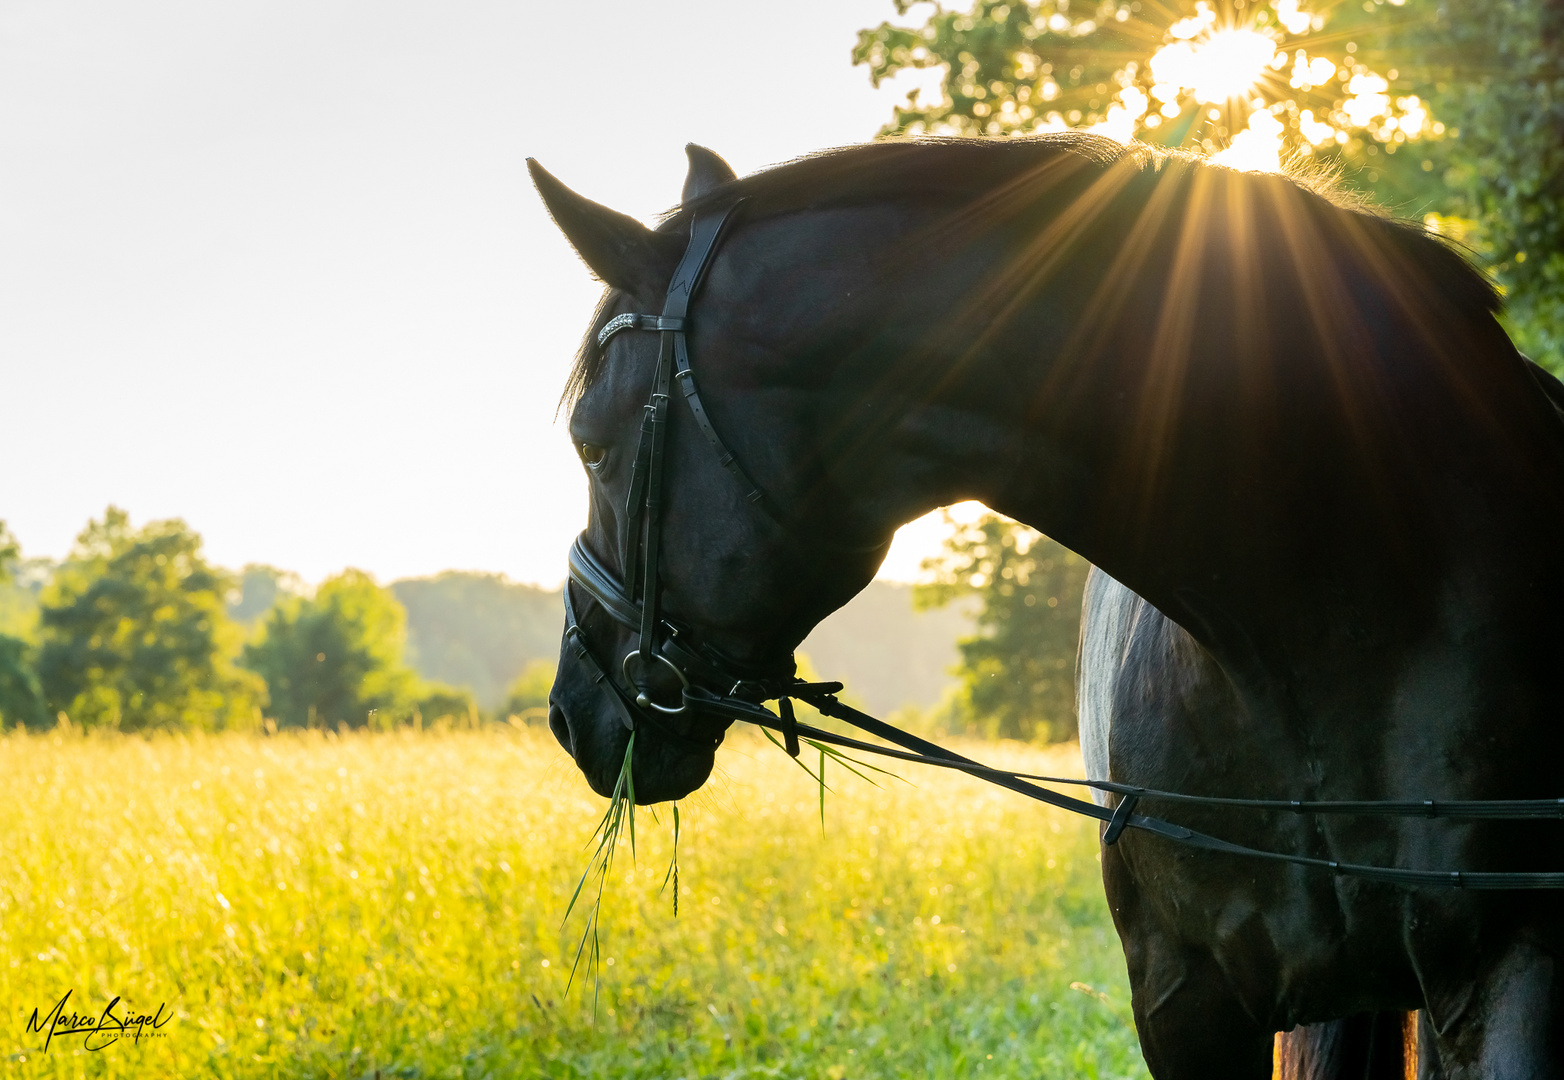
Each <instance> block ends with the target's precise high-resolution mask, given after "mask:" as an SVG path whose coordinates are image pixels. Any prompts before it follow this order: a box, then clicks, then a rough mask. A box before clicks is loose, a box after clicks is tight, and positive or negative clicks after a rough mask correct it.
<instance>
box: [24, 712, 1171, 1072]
mask: <svg viewBox="0 0 1564 1080" xmlns="http://www.w3.org/2000/svg"><path fill="white" fill-rule="evenodd" d="M57 740H59V741H57ZM957 748H958V749H962V747H959V746H958V747H957ZM968 752H970V753H976V754H978V755H979V756H982V757H985V758H988V757H990V756H992V757H995V758H997V759H998V760H996V761H995V762H994V763H995V764H996V765H1001V766H1005V767H1009V768H1014V769H1021V770H1024V771H1033V772H1043V773H1060V772H1066V771H1069V770H1071V769H1072V768H1078V766H1079V760H1078V758H1076V757H1075V756H1074V754H1073V752H1072V751H1063V750H1058V751H1039V750H1034V749H1030V748H1007V749H1005V750H1002V751H999V752H993V749H992V748H987V747H985V748H973V749H971V750H969V751H968ZM777 757H778V752H777V751H776V750H774V749H773V748H772V747H771V746H770V745H769V744H768V743H765V742H763V741H761V740H760V739H758V738H754V737H753V736H752V735H750V734H748V733H746V732H742V731H735V732H733V733H731V734H730V735H729V742H728V745H726V746H725V748H724V749H723V750H722V751H721V755H720V761H719V765H720V769H721V772H722V773H723V775H724V776H725V777H726V792H725V793H720V794H713V795H708V796H703V797H700V798H697V799H694V800H688V801H687V803H686V804H681V805H682V811H681V817H682V819H683V820H682V825H683V829H682V832H683V836H682V838H681V841H680V857H679V862H680V874H679V879H680V884H679V887H678V891H679V893H680V904H679V914H678V917H677V918H675V917H674V915H673V911H672V897H671V896H670V895H669V894H668V892H667V891H660V890H661V889H662V885H663V880H664V877H665V875H666V874H667V868H668V863H669V859H670V856H671V847H672V821H671V818H670V815H669V814H668V813H666V812H665V808H662V807H659V808H658V817H659V818H660V824H659V823H658V822H656V821H653V820H651V818H650V815H648V814H647V813H646V811H645V809H644V808H643V809H642V811H641V813H639V814H638V815H637V817H638V819H639V820H638V821H637V823H636V825H637V830H638V832H639V833H640V835H639V836H638V838H637V846H638V847H639V854H638V856H637V857H636V859H635V860H631V859H629V858H625V857H624V855H625V854H627V853H624V852H622V853H621V858H620V859H619V860H617V861H616V862H615V863H614V867H613V872H612V874H611V875H610V877H609V881H608V887H607V890H606V894H605V897H604V903H603V911H602V950H603V954H604V957H603V967H602V973H603V983H602V997H601V1001H600V1003H599V1007H598V1010H597V1016H596V1019H595V1020H594V1019H593V1017H592V1010H591V986H590V984H588V985H587V986H585V987H583V986H582V984H581V982H580V980H579V976H578V982H577V985H576V987H575V988H573V989H572V990H571V991H570V993H569V994H568V995H567V994H566V992H565V984H566V981H567V979H568V978H569V971H570V960H571V957H572V955H573V954H574V951H575V947H576V945H577V944H578V942H579V940H580V934H581V926H580V923H579V921H578V920H579V916H577V917H575V918H572V920H571V922H570V923H569V924H567V925H562V924H561V917H562V916H563V914H564V911H565V905H566V902H567V901H568V899H569V897H570V894H571V891H572V890H573V889H574V888H575V885H576V882H577V880H578V878H579V876H580V874H581V866H582V862H583V860H584V858H585V857H586V852H585V851H583V848H582V845H583V843H585V842H586V840H587V838H588V837H589V836H590V834H591V831H592V827H593V825H594V824H595V823H596V822H597V820H598V819H599V818H600V817H601V816H602V813H603V808H604V803H603V800H602V799H600V798H598V797H597V796H595V795H593V794H592V793H591V792H590V791H589V790H588V789H587V787H586V784H585V783H584V782H583V781H582V779H581V778H580V776H579V775H578V774H577V773H576V771H575V769H574V766H572V765H571V764H570V762H569V761H568V759H567V758H566V757H565V755H564V753H563V752H562V751H561V750H560V749H559V748H558V747H557V746H556V745H555V744H554V743H553V740H552V739H551V738H550V737H549V736H548V735H547V734H545V733H542V732H530V731H529V732H518V731H516V730H515V729H512V728H499V727H491V728H490V729H488V730H486V731H481V732H451V733H446V734H443V735H434V734H431V733H429V732H427V731H426V732H424V733H415V732H413V731H411V730H408V729H403V730H402V731H400V732H397V733H393V734H381V733H369V732H350V733H348V734H346V735H338V734H337V733H335V732H286V733H282V734H279V735H277V736H273V737H271V738H264V737H260V736H258V735H245V734H225V735H222V736H218V737H212V736H204V735H197V736H195V737H180V738H173V737H156V738H152V739H126V738H121V737H117V736H97V737H89V738H79V737H72V736H69V735H65V736H63V738H61V737H60V736H57V735H53V734H51V735H50V736H48V737H23V736H16V735H11V736H7V737H5V738H4V739H0V787H3V789H4V790H6V791H8V792H11V793H12V794H13V797H12V798H9V799H7V800H5V801H4V802H3V803H0V832H3V834H4V835H5V836H6V837H7V848H6V858H5V859H4V861H3V862H0V910H3V911H4V913H5V914H4V918H3V919H0V955H4V956H5V957H7V958H8V960H9V962H8V963H5V964H0V995H3V997H4V1000H5V1001H7V1002H8V1003H9V1008H10V1009H11V1015H12V1017H13V1022H12V1024H11V1025H10V1026H9V1027H8V1028H7V1029H6V1033H5V1045H4V1046H3V1047H0V1054H3V1055H4V1058H5V1062H4V1064H5V1067H6V1070H7V1072H6V1075H8V1076H13V1077H16V1078H17V1080H42V1078H45V1077H48V1078H55V1077H62V1076H82V1075H85V1076H92V1077H100V1078H102V1080H125V1078H132V1077H134V1078H140V1077H165V1076H166V1077H175V1076H179V1077H195V1076H200V1077H210V1078H212V1080H248V1078H252V1077H254V1078H261V1077H266V1078H272V1077H306V1076H315V1077H342V1078H349V1080H354V1078H370V1077H373V1076H374V1075H375V1074H376V1072H377V1071H378V1072H379V1074H380V1075H381V1076H382V1077H385V1078H387V1080H391V1078H393V1077H414V1076H419V1077H431V1078H432V1077H456V1076H465V1077H484V1076H488V1077H493V1078H494V1080H510V1078H523V1077H525V1078H529V1080H530V1078H537V1077H599V1076H617V1077H675V1076H678V1077H684V1076H689V1077H693V1076H722V1077H764V1076H782V1077H789V1078H797V1080H841V1078H842V1077H844V1076H845V1077H854V1078H860V1077H861V1078H877V1077H886V1078H889V1077H911V1076H917V1077H922V1076H949V1077H958V1076H967V1077H979V1076H1010V1075H1014V1076H1044V1077H1100V1078H1103V1080H1108V1078H1113V1080H1124V1078H1131V1077H1134V1078H1141V1077H1144V1076H1145V1070H1144V1066H1143V1065H1142V1064H1141V1062H1140V1055H1139V1052H1138V1050H1137V1048H1136V1038H1135V1033H1134V1030H1133V1029H1132V1028H1131V1026H1130V1020H1129V995H1128V990H1127V986H1126V982H1125V977H1124V960H1123V956H1122V954H1121V952H1120V949H1119V946H1118V942H1117V940H1116V938H1115V935H1114V932H1113V927H1112V923H1111V919H1110V915H1109V912H1108V908H1107V905H1106V904H1105V903H1104V901H1103V897H1102V886H1101V883H1100V881H1099V866H1098V863H1097V861H1096V857H1095V856H1096V852H1097V834H1096V829H1095V827H1094V826H1093V825H1092V824H1091V823H1090V822H1086V821H1084V820H1082V819H1077V818H1072V817H1069V816H1067V815H1065V814H1063V813H1062V812H1059V811H1055V810H1051V809H1048V808H1044V807H1040V806H1038V805H1037V804H1035V803H1031V802H1028V801H1026V800H1023V799H1020V798H1018V797H1016V796H1015V795H1013V794H1010V793H1008V792H1005V791H1001V790H999V789H997V788H993V787H991V786H987V785H983V784H982V783H980V782H978V781H975V780H971V779H969V778H965V777H961V776H956V775H952V774H947V773H933V772H929V773H918V774H917V775H916V776H914V777H912V779H914V780H915V781H916V784H917V786H916V787H912V786H909V785H905V784H889V785H884V784H882V785H881V786H880V787H879V788H873V787H870V786H869V785H868V784H866V783H863V782H862V781H858V780H855V779H850V778H848V777H847V776H846V774H845V773H844V774H838V776H837V777H836V779H837V780H840V781H842V782H841V783H837V782H836V780H833V787H834V789H835V793H834V794H833V796H832V797H831V803H830V809H829V815H828V818H827V826H828V827H827V830H826V833H825V835H824V836H822V835H821V831H820V823H819V818H818V815H817V808H816V790H815V787H814V785H813V784H812V783H811V782H810V781H809V779H808V778H807V777H805V776H804V775H803V774H802V773H801V772H800V771H799V770H797V769H793V768H788V767H785V766H779V764H778V762H777ZM19 795H20V796H22V797H15V796H19ZM953 808H959V811H957V810H955V809H953ZM672 888H673V885H672V883H671V882H670V883H669V885H668V889H670V890H671V889H672ZM936 917H937V919H938V921H936ZM73 928H76V929H79V930H80V931H81V932H80V933H75V932H72V929H73ZM610 957H612V958H613V961H614V962H613V964H611V965H610V964H609V962H608V960H609V958H610ZM1075 983H1079V984H1089V986H1090V987H1092V988H1095V989H1096V990H1098V991H1101V992H1102V993H1104V994H1106V996H1107V998H1108V1000H1107V1001H1106V1002H1104V1001H1103V1000H1102V999H1100V998H1098V997H1094V996H1091V995H1090V994H1089V993H1088V992H1087V991H1085V990H1082V989H1076V988H1074V987H1072V984H1075ZM67 990H71V991H72V997H71V1002H70V1004H71V1005H72V1006H75V1007H76V1008H77V1009H79V1010H80V1011H82V1012H86V1013H91V1014H93V1015H96V1014H97V1013H98V1012H100V1011H101V1010H102V1009H103V1007H104V1006H105V1005H106V1004H107V1003H108V1001H109V1000H110V998H111V997H113V996H115V995H119V996H121V997H122V999H123V1002H124V1003H125V1004H127V1005H129V1006H131V1007H134V1008H137V1009H140V1008H145V1009H146V1010H147V1011H148V1012H152V1011H155V1010H156V1008H157V1006H158V1004H159V1003H160V1002H166V1003H167V1005H168V1011H166V1012H165V1014H164V1015H165V1016H167V1015H169V1013H170V1012H171V1013H172V1015H173V1019H172V1020H171V1021H169V1022H168V1024H167V1025H166V1026H165V1027H163V1028H162V1029H160V1033H161V1035H162V1037H161V1038H156V1039H144V1040H142V1042H141V1043H139V1044H133V1043H131V1042H129V1041H128V1040H127V1041H123V1042H119V1043H115V1044H113V1045H111V1046H109V1047H107V1048H106V1049H103V1050H100V1051H97V1052H94V1053H84V1052H81V1051H82V1041H81V1037H80V1036H75V1037H72V1038H70V1039H61V1038H57V1039H55V1041H54V1043H53V1045H52V1046H51V1047H50V1049H49V1051H48V1052H47V1053H44V1052H43V1048H42V1040H41V1039H34V1038H32V1037H31V1036H29V1035H28V1034H26V1033H25V1032H24V1030H23V1027H24V1021H25V1020H26V1018H27V1017H28V1016H29V1015H30V1014H31V1011H32V1009H34V1008H40V1010H41V1012H47V1010H48V1009H49V1008H50V1007H51V1006H52V1005H53V1004H54V1003H55V1002H57V1001H59V1000H60V998H61V996H62V995H64V993H65V992H66V991H67ZM24 1059H25V1060H24ZM84 1069H85V1070H86V1072H83V1071H82V1070H84Z"/></svg>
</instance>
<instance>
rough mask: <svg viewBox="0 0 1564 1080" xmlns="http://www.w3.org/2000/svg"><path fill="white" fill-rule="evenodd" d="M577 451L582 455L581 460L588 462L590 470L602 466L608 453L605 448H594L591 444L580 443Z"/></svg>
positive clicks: (587, 465)
mask: <svg viewBox="0 0 1564 1080" xmlns="http://www.w3.org/2000/svg"><path fill="white" fill-rule="evenodd" d="M576 450H577V452H578V453H580V455H581V460H582V461H584V462H586V467H587V468H589V469H595V468H597V467H598V466H599V465H601V464H602V463H603V458H604V456H606V455H607V453H608V451H607V450H606V449H605V448H603V447H601V446H593V445H592V444H591V443H580V444H578V445H577V446H576Z"/></svg>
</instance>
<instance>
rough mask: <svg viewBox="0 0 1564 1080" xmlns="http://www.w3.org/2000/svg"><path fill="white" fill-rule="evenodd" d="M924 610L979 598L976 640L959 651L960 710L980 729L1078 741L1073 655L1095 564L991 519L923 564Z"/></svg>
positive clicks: (955, 537) (964, 528) (920, 594)
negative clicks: (930, 576) (928, 579)
mask: <svg viewBox="0 0 1564 1080" xmlns="http://www.w3.org/2000/svg"><path fill="white" fill-rule="evenodd" d="M923 565H924V570H925V571H927V572H931V573H933V575H934V580H933V581H932V582H931V583H929V584H925V585H919V586H918V587H917V594H916V595H917V599H918V602H919V603H920V604H922V605H925V606H931V607H932V606H938V605H941V604H946V603H949V602H950V601H951V600H954V599H956V598H958V597H963V596H976V597H978V598H979V599H980V600H981V601H982V605H983V606H982V609H981V610H980V611H979V612H978V614H977V620H976V622H977V633H976V634H974V635H972V636H970V637H965V638H962V639H961V640H960V641H959V642H958V643H957V647H958V648H959V649H960V651H961V664H960V665H959V667H958V668H957V672H956V673H957V675H958V676H959V677H960V679H961V695H960V698H959V699H958V702H957V705H958V708H959V709H960V710H961V713H962V715H963V716H964V717H965V718H966V720H967V722H968V723H969V724H970V725H971V726H972V727H974V728H975V729H976V730H977V731H978V732H981V733H982V734H985V735H987V736H989V737H990V738H993V737H996V736H997V737H1000V738H1009V739H1028V740H1030V739H1037V740H1042V741H1048V742H1058V741H1062V740H1065V739H1073V738H1074V737H1075V730H1076V728H1075V651H1076V643H1077V641H1078V640H1079V637H1080V622H1081V596H1082V592H1083V590H1084V589H1085V585H1086V574H1087V571H1088V570H1089V569H1090V567H1089V564H1088V563H1087V562H1086V560H1085V559H1082V558H1081V557H1080V556H1079V555H1076V554H1075V553H1074V552H1072V551H1070V550H1068V549H1066V548H1065V547H1063V546H1061V545H1060V544H1058V543H1056V542H1054V541H1053V540H1050V539H1048V538H1047V537H1046V536H1043V535H1041V534H1039V533H1037V532H1035V531H1033V530H1032V529H1029V528H1027V527H1026V526H1024V525H1022V524H1020V523H1019V522H1016V521H1012V520H1010V519H1009V518H1005V517H1001V516H999V515H998V514H985V515H984V516H982V517H981V518H979V519H977V520H976V521H974V522H971V523H970V524H963V525H958V526H956V527H955V532H954V533H952V535H951V537H950V539H949V540H948V541H946V544H945V548H944V550H943V551H942V552H941V553H940V554H939V555H937V556H934V557H933V558H931V559H928V560H926V561H925V562H924V564H923Z"/></svg>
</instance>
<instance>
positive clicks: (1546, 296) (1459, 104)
mask: <svg viewBox="0 0 1564 1080" xmlns="http://www.w3.org/2000/svg"><path fill="white" fill-rule="evenodd" d="M1437 10H1438V13H1439V19H1438V21H1437V23H1435V25H1434V26H1433V27H1432V28H1431V32H1430V34H1429V36H1428V39H1427V40H1426V41H1424V42H1422V43H1421V44H1422V46H1423V48H1424V50H1425V51H1426V52H1427V53H1428V55H1429V57H1430V69H1429V74H1430V78H1431V79H1434V80H1437V82H1436V83H1435V89H1434V90H1433V92H1432V97H1433V102H1434V106H1435V108H1436V109H1437V110H1438V112H1439V115H1440V116H1441V117H1442V118H1443V119H1445V120H1446V121H1447V122H1449V123H1450V125H1451V126H1452V128H1454V129H1456V130H1457V131H1459V138H1458V139H1456V140H1454V141H1453V143H1452V144H1451V146H1450V147H1449V149H1450V154H1449V155H1448V157H1447V161H1446V164H1447V166H1448V168H1447V169H1446V171H1445V174H1444V179H1445V182H1446V183H1447V184H1448V185H1449V187H1450V188H1451V190H1452V191H1453V193H1454V196H1455V199H1454V207H1453V209H1454V210H1455V211H1456V212H1457V214H1458V215H1459V216H1461V217H1465V218H1468V219H1473V221H1472V224H1473V225H1474V226H1475V228H1474V229H1473V230H1472V232H1471V233H1470V234H1469V235H1467V236H1464V237H1461V238H1462V239H1466V240H1468V241H1469V242H1471V243H1472V244H1473V245H1474V246H1476V247H1477V248H1478V249H1480V250H1481V251H1482V252H1483V254H1484V255H1486V256H1487V257H1488V258H1489V259H1490V260H1491V261H1492V263H1493V267H1494V273H1495V276H1496V277H1497V278H1498V280H1499V282H1500V283H1501V284H1502V285H1503V286H1504V287H1505V291H1506V294H1507V307H1508V315H1509V320H1510V323H1511V328H1512V331H1513V333H1514V335H1515V339H1516V344H1517V345H1519V346H1520V348H1521V349H1522V350H1523V351H1525V352H1527V353H1529V354H1530V355H1531V357H1532V358H1533V359H1535V360H1537V361H1538V362H1539V363H1542V364H1544V365H1546V366H1547V367H1549V368H1551V369H1552V370H1553V371H1554V372H1555V373H1556V374H1557V373H1564V5H1560V4H1559V3H1557V2H1556V0H1465V2H1463V3H1460V4H1443V5H1440V6H1439V7H1438V9H1437Z"/></svg>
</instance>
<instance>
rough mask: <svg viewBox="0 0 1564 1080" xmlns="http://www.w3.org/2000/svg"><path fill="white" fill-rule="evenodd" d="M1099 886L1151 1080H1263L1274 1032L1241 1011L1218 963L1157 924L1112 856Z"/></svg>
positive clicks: (1107, 852)
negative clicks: (1102, 889) (1113, 930)
mask: <svg viewBox="0 0 1564 1080" xmlns="http://www.w3.org/2000/svg"><path fill="white" fill-rule="evenodd" d="M1102 875H1103V884H1104V885H1105V886H1106V887H1107V893H1108V904H1109V906H1110V907H1111V908H1112V910H1113V921H1114V925H1115V926H1116V927H1117V928H1118V931H1119V940H1120V942H1122V943H1123V945H1124V957H1125V960H1126V961H1127V962H1128V966H1129V976H1130V993H1131V1004H1132V1006H1133V1008H1134V1012H1135V1030H1136V1032H1137V1033H1138V1034H1139V1035H1140V1047H1141V1052H1142V1053H1143V1054H1144V1055H1145V1057H1146V1065H1147V1067H1148V1068H1150V1070H1151V1075H1152V1076H1154V1077H1156V1080H1268V1078H1269V1077H1270V1076H1271V1056H1272V1033H1271V1031H1270V1030H1269V1029H1268V1028H1267V1027H1265V1026H1264V1025H1262V1024H1260V1023H1257V1022H1256V1021H1255V1019H1254V1018H1253V1017H1252V1016H1250V1015H1249V1013H1248V1011H1246V1010H1245V1008H1244V1007H1243V1004H1242V1002H1240V1001H1239V999H1238V997H1237V995H1236V994H1234V992H1233V990H1232V987H1231V986H1230V985H1229V983H1228V980H1227V978H1226V977H1225V976H1224V975H1223V973H1222V971H1221V969H1220V968H1219V967H1218V966H1217V964H1216V961H1215V960H1214V959H1213V958H1212V957H1211V956H1210V954H1208V953H1205V952H1203V951H1201V950H1198V949H1193V948H1190V947H1189V946H1187V945H1185V944H1184V943H1183V942H1182V941H1181V940H1180V939H1179V938H1178V937H1177V935H1176V934H1174V933H1173V932H1172V931H1170V930H1169V929H1168V928H1167V927H1165V926H1164V925H1162V923H1161V921H1160V920H1159V919H1158V918H1157V917H1156V915H1155V913H1154V912H1153V911H1151V910H1150V907H1149V905H1147V904H1145V903H1144V902H1143V901H1142V899H1141V897H1140V894H1139V890H1138V889H1137V887H1136V885H1135V883H1134V881H1133V880H1132V879H1131V876H1130V873H1129V870H1128V868H1127V867H1126V866H1125V865H1124V861H1123V859H1122V858H1121V857H1120V856H1119V853H1118V851H1117V849H1115V848H1111V847H1110V848H1104V849H1103V853H1102Z"/></svg>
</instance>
